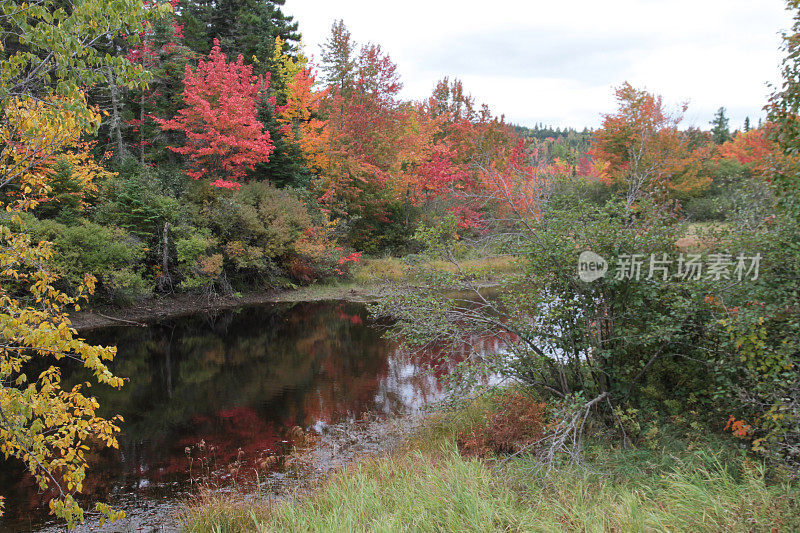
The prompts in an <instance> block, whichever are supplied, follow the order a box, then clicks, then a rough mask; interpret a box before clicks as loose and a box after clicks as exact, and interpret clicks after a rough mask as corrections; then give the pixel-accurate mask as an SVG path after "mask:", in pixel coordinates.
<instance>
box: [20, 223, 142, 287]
mask: <svg viewBox="0 0 800 533" xmlns="http://www.w3.org/2000/svg"><path fill="white" fill-rule="evenodd" d="M25 222H26V227H27V228H28V229H29V230H30V232H31V235H32V236H33V238H34V239H38V240H47V241H50V242H52V243H53V244H54V245H55V254H54V257H53V263H54V267H55V269H56V271H57V272H58V273H59V274H60V275H61V276H62V281H63V282H65V283H66V284H67V285H68V286H69V287H70V288H72V287H76V286H77V285H78V284H79V283H80V282H81V281H82V280H83V277H84V274H92V275H94V276H95V277H96V278H97V279H98V281H99V282H100V285H99V287H98V288H99V292H100V294H101V295H105V296H106V297H108V298H110V299H112V300H115V301H121V302H126V301H131V300H134V299H139V298H143V297H146V296H148V295H149V294H150V292H151V291H152V288H151V286H150V284H149V283H148V282H146V281H145V280H144V279H143V278H142V274H141V271H142V267H143V264H142V260H143V259H144V255H145V247H144V244H143V243H142V242H141V241H140V240H139V239H137V238H136V237H134V236H132V235H131V234H129V233H128V232H126V231H125V230H123V229H120V228H114V227H107V226H101V225H99V224H95V223H93V222H88V221H86V220H84V221H83V222H81V223H79V224H77V225H74V226H67V225H65V224H62V223H60V222H56V221H53V220H37V219H35V218H33V217H31V216H27V217H25Z"/></svg>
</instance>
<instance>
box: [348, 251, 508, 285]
mask: <svg viewBox="0 0 800 533" xmlns="http://www.w3.org/2000/svg"><path fill="white" fill-rule="evenodd" d="M460 266H461V269H462V270H463V272H464V273H466V274H467V275H468V276H470V277H472V278H474V279H481V280H484V279H485V280H493V279H495V278H496V277H497V276H499V275H502V274H507V273H511V272H516V271H517V269H518V268H519V267H518V262H517V259H516V258H514V257H510V256H500V257H482V258H476V259H465V260H463V261H460ZM415 268H416V269H435V270H440V271H443V272H449V273H452V274H454V273H456V272H458V267H456V266H455V265H454V264H453V263H450V262H447V261H427V262H425V263H422V264H419V265H416V266H415V267H412V266H411V265H409V264H408V263H406V262H404V261H403V260H402V259H399V258H396V257H385V258H373V259H363V260H362V261H361V263H360V264H359V265H358V266H357V267H355V268H354V270H353V280H354V281H355V282H356V283H358V284H370V283H376V282H382V281H401V280H411V279H413V276H414V269H415Z"/></svg>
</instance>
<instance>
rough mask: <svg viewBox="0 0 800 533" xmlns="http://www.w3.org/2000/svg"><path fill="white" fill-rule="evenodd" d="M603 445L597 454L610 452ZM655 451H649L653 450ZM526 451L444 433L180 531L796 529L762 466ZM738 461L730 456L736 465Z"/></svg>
mask: <svg viewBox="0 0 800 533" xmlns="http://www.w3.org/2000/svg"><path fill="white" fill-rule="evenodd" d="M624 453H627V452H624V451H619V450H616V451H614V450H610V451H606V455H607V456H609V457H608V462H609V463H614V462H615V458H614V457H610V456H611V455H615V454H624ZM653 459H654V460H656V461H658V460H659V459H658V458H653ZM532 460H533V459H531V458H525V457H523V458H519V459H516V460H512V461H509V462H508V463H505V464H502V465H500V464H491V463H487V462H483V461H480V460H477V459H468V458H464V457H462V456H461V455H460V454H459V452H458V450H457V449H456V447H455V445H454V444H453V443H452V442H449V443H445V444H443V445H442V446H441V447H440V448H439V450H437V451H436V452H422V451H414V452H407V453H403V454H399V455H397V454H396V455H394V456H391V457H384V458H379V459H372V460H367V461H364V462H362V463H359V464H356V465H353V466H351V467H349V468H347V469H345V470H343V471H341V472H339V473H336V474H334V475H333V476H332V477H331V478H330V479H329V480H328V481H327V483H326V484H324V486H322V487H321V488H320V489H319V490H318V491H316V492H315V493H313V494H312V495H311V496H309V497H307V498H297V499H294V500H291V501H287V502H285V503H282V504H280V505H275V506H273V507H271V508H264V507H261V508H253V507H252V506H248V505H232V504H231V502H230V501H229V500H228V501H220V500H217V501H216V502H210V503H209V502H207V503H206V504H205V505H203V506H200V507H194V508H193V510H192V512H191V513H187V514H186V515H185V518H186V519H187V523H186V529H187V530H188V531H219V532H234V531H276V532H277V531H297V532H300V531H476V532H477V531H586V532H601V531H602V532H608V531H618V532H619V531H798V530H800V505H798V498H800V494H799V493H798V491H797V489H796V488H795V487H792V486H789V485H781V484H774V485H770V484H768V483H767V482H766V481H765V476H764V471H763V468H760V467H758V466H751V467H749V468H745V469H742V470H740V471H739V472H738V474H737V473H734V472H731V468H730V465H723V464H722V463H720V462H719V461H718V460H717V459H716V458H715V457H714V456H713V455H705V454H702V453H701V454H699V455H697V456H695V457H693V458H692V460H691V461H688V462H681V465H680V466H676V467H673V468H670V469H668V470H664V471H663V472H662V473H660V474H641V475H630V472H629V471H628V470H627V469H625V473H624V475H622V474H621V472H619V471H615V470H610V471H609V470H605V469H604V468H603V465H602V464H601V463H602V462H600V464H594V465H592V466H591V467H590V468H589V469H582V468H578V467H565V468H564V469H561V470H559V471H558V472H557V473H556V474H554V475H553V477H551V478H549V479H548V480H546V481H541V480H540V481H536V480H534V478H532V477H531V476H530V475H529V470H530V468H531V466H532V464H531V461H532ZM739 466H741V465H739Z"/></svg>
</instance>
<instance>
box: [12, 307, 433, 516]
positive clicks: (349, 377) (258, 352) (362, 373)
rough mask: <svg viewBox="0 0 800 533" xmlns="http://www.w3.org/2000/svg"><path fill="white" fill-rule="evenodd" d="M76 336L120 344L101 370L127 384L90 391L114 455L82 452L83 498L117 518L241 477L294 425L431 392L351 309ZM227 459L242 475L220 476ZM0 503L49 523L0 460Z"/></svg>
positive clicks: (22, 479)
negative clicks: (108, 368)
mask: <svg viewBox="0 0 800 533" xmlns="http://www.w3.org/2000/svg"><path fill="white" fill-rule="evenodd" d="M86 336H87V338H88V340H89V341H91V342H93V343H96V344H112V345H117V346H118V347H119V351H118V354H117V357H116V359H115V360H114V362H113V364H112V369H113V371H114V372H115V374H117V375H119V376H124V377H128V378H130V382H129V383H128V384H127V385H126V386H125V387H123V388H122V389H121V390H118V391H117V390H113V389H109V388H107V387H98V386H95V387H94V388H93V389H92V391H93V393H94V394H96V396H97V397H98V400H99V401H100V404H101V406H102V412H101V414H103V415H104V416H110V415H113V414H121V415H122V416H123V417H124V420H125V422H124V424H123V425H122V427H123V433H122V435H121V436H120V437H119V443H120V447H119V450H104V451H102V452H100V453H94V454H93V455H92V456H91V461H90V462H91V470H90V472H89V473H88V476H87V479H86V481H85V484H84V492H85V495H86V496H85V500H84V501H85V502H86V503H91V502H93V501H95V500H97V499H102V500H105V501H109V502H110V503H112V504H116V505H117V506H119V507H120V508H123V509H126V510H129V511H136V510H137V509H147V508H152V509H158V508H159V507H158V506H159V505H163V504H165V503H169V502H175V501H179V500H180V499H181V498H185V497H187V496H188V495H189V494H190V493H191V492H192V490H193V489H194V488H195V486H196V483H197V482H198V481H199V480H202V481H203V482H206V483H213V484H214V485H215V486H223V485H224V484H225V483H228V484H237V483H242V484H244V483H248V482H252V480H248V479H247V476H248V475H252V473H253V472H255V471H257V470H258V469H257V468H256V466H257V465H261V466H263V465H264V464H269V461H270V459H269V458H270V457H272V456H280V455H281V453H282V452H284V451H286V449H287V447H288V446H290V445H291V444H290V441H291V436H290V430H291V428H293V427H295V426H299V427H301V428H304V429H306V430H312V431H313V430H320V429H322V428H323V427H324V426H325V425H327V424H332V423H336V422H339V421H343V420H347V419H354V418H358V417H360V416H361V415H362V414H363V413H365V412H371V413H380V414H385V415H392V414H395V413H404V412H408V411H410V410H414V409H417V408H419V407H421V406H422V405H424V404H425V403H426V402H428V401H430V400H432V399H434V398H438V397H439V396H440V395H441V387H440V385H439V382H438V379H437V377H436V374H435V373H430V372H424V371H422V369H423V367H427V366H429V363H431V360H430V359H431V358H433V356H431V355H430V354H428V355H426V354H413V355H412V354H409V353H408V352H406V351H403V350H401V349H399V348H398V347H397V346H396V345H395V344H393V343H392V342H390V341H387V340H386V339H384V338H383V337H382V328H380V327H376V325H375V324H374V323H372V322H371V321H370V319H369V318H368V315H367V312H366V309H365V307H364V305H362V304H355V303H344V302H315V303H299V304H274V305H265V306H257V307H248V308H242V309H237V310H230V311H220V312H216V313H202V314H198V315H193V316H189V317H183V318H177V319H173V320H168V321H165V322H163V323H160V324H155V325H151V326H149V327H146V328H140V327H111V328H105V329H102V330H97V331H93V332H90V333H89V334H87V335H86ZM64 378H65V379H64V381H65V383H64V388H68V387H71V386H72V385H73V384H75V383H79V382H81V381H85V380H86V379H87V377H86V375H85V374H83V372H82V371H80V370H77V369H75V368H71V367H69V366H66V367H65V368H64ZM232 464H236V465H240V466H241V467H237V469H236V472H233V473H232V470H231V468H229V465H232ZM242 465H243V466H242ZM251 467H253V468H251ZM248 472H249V473H250V474H248ZM0 495H2V496H4V497H5V498H6V516H5V517H4V518H2V519H0V529H2V530H4V531H5V530H7V531H31V530H37V529H41V528H42V527H43V526H45V525H47V523H48V522H49V521H50V519H49V518H48V516H47V511H46V501H47V495H46V494H41V493H40V492H39V491H38V490H37V488H36V486H35V485H34V484H33V481H32V479H31V478H30V477H29V476H27V475H26V474H25V472H24V471H23V470H22V469H21V468H20V467H19V466H18V464H16V463H13V462H5V463H4V462H0Z"/></svg>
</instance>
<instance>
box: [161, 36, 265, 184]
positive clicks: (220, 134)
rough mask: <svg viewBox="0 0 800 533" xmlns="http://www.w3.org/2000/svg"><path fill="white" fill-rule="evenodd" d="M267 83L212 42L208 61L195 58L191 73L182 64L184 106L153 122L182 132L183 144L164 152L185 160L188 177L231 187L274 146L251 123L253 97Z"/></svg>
mask: <svg viewBox="0 0 800 533" xmlns="http://www.w3.org/2000/svg"><path fill="white" fill-rule="evenodd" d="M268 84H269V82H268V81H265V80H264V79H263V78H262V77H258V78H256V77H255V76H254V75H253V68H252V67H251V66H250V65H245V64H244V63H243V60H242V56H239V58H238V59H237V61H236V62H235V63H228V62H227V60H226V57H225V54H223V53H222V52H221V50H220V47H219V42H218V41H217V40H216V39H215V40H214V47H213V48H212V49H211V53H210V54H209V56H208V61H203V60H201V61H200V63H199V64H198V66H197V70H196V71H193V70H192V69H191V67H189V66H188V65H187V67H186V74H185V76H184V86H185V88H184V91H183V101H184V104H185V105H186V107H185V108H183V109H181V110H180V111H178V114H177V116H175V118H173V119H172V120H158V123H159V124H160V125H161V128H162V129H163V130H164V131H182V132H184V133H185V134H186V144H185V145H184V146H180V147H170V149H171V150H173V151H175V152H177V153H179V154H182V155H185V156H187V157H188V158H189V168H188V170H187V171H186V174H187V175H188V176H190V177H192V178H194V179H210V180H212V181H211V184H212V185H213V186H215V187H222V188H226V189H231V188H236V187H238V186H239V185H238V183H236V182H237V181H239V180H241V179H242V178H244V177H245V175H246V174H247V171H249V170H252V169H253V168H254V166H255V165H256V164H257V163H262V162H267V161H269V156H270V154H271V153H272V151H273V150H274V146H273V144H272V141H271V139H270V135H269V132H268V131H265V130H264V126H263V124H261V122H259V121H258V119H257V113H258V103H259V102H260V96H259V93H260V91H262V90H264V89H266V88H267V86H268Z"/></svg>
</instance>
